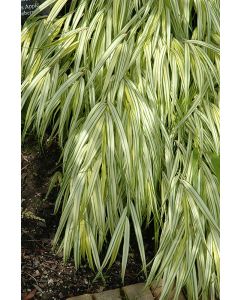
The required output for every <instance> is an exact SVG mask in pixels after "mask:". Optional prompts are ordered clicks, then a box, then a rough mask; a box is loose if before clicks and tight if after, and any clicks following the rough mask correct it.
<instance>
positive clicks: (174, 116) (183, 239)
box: [22, 0, 219, 300]
mask: <svg viewBox="0 0 240 300" xmlns="http://www.w3.org/2000/svg"><path fill="white" fill-rule="evenodd" d="M66 4H68V6H69V9H68V12H67V13H66V14H64V15H62V14H61V15H60V14H59V12H60V11H63V7H64V6H65V5H66ZM47 6H51V7H52V9H51V12H50V14H49V15H48V16H47V17H45V18H43V17H40V16H38V12H40V11H41V10H42V9H44V8H45V7H47ZM22 112H23V117H22V118H23V122H24V126H23V132H22V137H23V140H24V137H25V135H26V134H27V133H28V132H30V131H31V132H34V133H35V134H36V135H37V136H38V138H39V141H40V142H41V143H42V141H43V139H44V136H45V133H46V130H48V131H49V130H50V132H51V137H50V139H53V138H57V140H58V142H59V145H60V147H61V151H62V156H61V161H62V172H61V173H60V172H57V173H56V174H55V175H54V176H53V180H52V183H51V185H50V188H52V187H53V186H54V185H55V184H59V185H60V191H59V194H58V197H57V199H56V207H55V212H57V211H59V210H61V218H60V222H59V227H58V230H57V232H56V235H55V239H54V241H53V244H54V249H56V250H58V251H60V252H62V253H63V258H64V260H65V261H66V260H67V259H68V258H69V257H70V255H73V257H74V261H75V264H76V268H78V267H79V266H80V265H81V263H82V262H83V261H84V260H85V261H86V260H87V262H88V264H89V266H90V267H91V268H93V269H94V270H95V271H96V275H98V276H99V275H100V276H103V277H104V272H105V267H110V266H111V265H112V263H113V262H114V261H115V259H116V257H117V255H118V254H119V253H120V254H121V257H122V267H121V275H122V278H123V280H124V274H125V270H126V265H127V260H128V254H129V248H130V244H131V240H132V239H133V238H136V240H137V244H138V248H139V253H140V257H141V260H142V269H143V272H144V273H145V275H146V283H147V285H150V284H151V283H152V282H153V281H158V280H160V279H163V280H164V288H163V292H162V295H161V298H160V299H167V295H168V293H169V291H170V290H171V289H172V288H173V287H174V288H175V296H176V297H175V298H174V299H177V296H178V295H179V293H180V291H181V290H182V289H184V291H185V294H186V298H187V299H193V300H194V299H217V298H219V1H218V0H194V1H193V0H178V1H176V0H160V1H154V0H150V1H147V0H135V1H129V0H112V1H111V0H109V1H103V0H99V1H90V0H73V1H68V0H58V1H56V0H47V1H45V2H44V4H42V5H41V6H40V7H39V8H38V9H37V10H36V11H35V13H34V14H33V15H32V16H31V17H30V18H29V19H28V20H27V22H26V23H25V24H24V26H23V28H22ZM151 222H152V223H153V224H154V226H153V228H154V230H153V232H152V238H153V240H154V243H155V253H153V254H152V261H150V262H149V261H146V258H145V247H144V242H143V236H142V232H143V231H144V230H145V228H146V227H148V225H149V224H150V223H151ZM130 233H131V235H130ZM160 233H161V234H160ZM133 235H135V237H134V236H133ZM108 236H110V237H111V239H110V240H109V239H107V237H108ZM106 248H107V251H104V249H106ZM100 257H101V258H102V257H105V258H103V259H100Z"/></svg>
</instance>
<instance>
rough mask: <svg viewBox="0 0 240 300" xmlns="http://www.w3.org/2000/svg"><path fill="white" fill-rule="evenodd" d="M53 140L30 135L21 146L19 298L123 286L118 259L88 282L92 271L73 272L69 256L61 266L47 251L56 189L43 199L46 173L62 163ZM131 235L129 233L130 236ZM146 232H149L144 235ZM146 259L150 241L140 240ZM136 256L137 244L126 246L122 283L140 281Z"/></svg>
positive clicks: (63, 296)
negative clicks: (102, 274) (43, 141)
mask: <svg viewBox="0 0 240 300" xmlns="http://www.w3.org/2000/svg"><path fill="white" fill-rule="evenodd" d="M59 157H60V151H59V149H58V146H57V143H56V142H53V143H52V144H51V145H47V146H46V145H45V146H44V150H42V149H40V147H39V146H38V144H37V142H36V141H35V139H34V137H32V136H30V137H28V138H27V140H26V142H25V143H24V145H23V147H22V175H21V177H22V253H21V257H22V278H21V283H22V299H24V300H29V299H33V300H34V299H36V300H37V299H46V300H50V299H66V298H68V297H72V296H77V295H81V294H84V293H96V292H101V291H103V290H108V289H114V288H118V287H121V286H123V284H122V281H121V277H120V271H121V257H120V256H119V257H118V258H117V260H116V262H115V263H114V264H113V266H112V267H111V268H110V269H109V270H107V271H106V272H105V282H103V281H102V280H101V279H99V280H96V281H95V282H93V279H94V278H95V275H96V274H95V273H94V271H93V270H91V269H90V268H89V267H88V266H87V264H85V265H82V266H81V267H80V268H79V269H78V270H76V269H75V267H74V262H73V259H71V260H69V261H68V263H66V264H64V263H63V260H62V257H60V256H57V255H56V254H55V253H54V252H53V251H52V246H51V241H52V239H53V237H54V234H55V232H56V229H57V226H58V222H59V217H60V216H59V215H54V214H53V210H54V202H55V199H56V195H57V188H55V189H54V190H53V192H51V194H50V195H49V197H48V198H47V199H46V200H45V196H46V193H47V190H48V186H49V182H50V179H51V176H52V175H53V174H54V172H55V171H56V170H58V169H61V166H60V165H59V164H58V160H59ZM133 235H134V234H133ZM146 236H150V235H147V234H146ZM145 247H146V249H147V250H146V254H147V258H148V259H147V260H148V261H149V260H150V258H151V257H152V255H153V253H152V243H151V241H149V240H145ZM141 266H142V265H141V261H140V255H139V252H138V250H137V246H136V243H134V242H133V245H132V248H131V249H130V253H129V259H128V265H127V270H126V276H125V281H124V285H128V284H133V283H138V282H143V281H144V275H143V274H142V273H141Z"/></svg>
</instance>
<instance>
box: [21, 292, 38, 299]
mask: <svg viewBox="0 0 240 300" xmlns="http://www.w3.org/2000/svg"><path fill="white" fill-rule="evenodd" d="M36 291H37V290H36V289H33V290H32V291H31V292H30V293H28V294H25V295H24V296H23V300H30V299H32V298H33V297H34V296H35V294H36Z"/></svg>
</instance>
